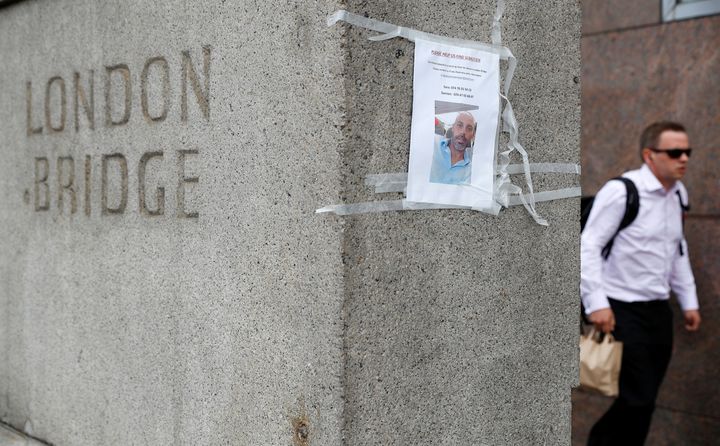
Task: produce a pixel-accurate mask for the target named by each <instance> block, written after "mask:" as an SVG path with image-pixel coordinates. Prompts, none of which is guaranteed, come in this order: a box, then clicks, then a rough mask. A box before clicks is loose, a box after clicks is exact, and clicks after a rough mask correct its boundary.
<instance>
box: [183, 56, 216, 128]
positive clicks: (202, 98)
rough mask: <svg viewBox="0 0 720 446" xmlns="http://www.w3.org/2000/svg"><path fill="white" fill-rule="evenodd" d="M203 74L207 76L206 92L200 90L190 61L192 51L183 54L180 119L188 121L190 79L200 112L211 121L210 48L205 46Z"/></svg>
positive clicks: (205, 81) (205, 80)
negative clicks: (188, 82)
mask: <svg viewBox="0 0 720 446" xmlns="http://www.w3.org/2000/svg"><path fill="white" fill-rule="evenodd" d="M203 73H204V75H205V78H204V79H203V80H204V86H205V88H204V91H203V90H201V89H200V81H199V80H198V76H197V73H196V72H195V68H194V67H193V63H192V60H191V59H190V51H183V52H182V77H181V79H182V89H181V92H182V93H181V97H180V119H181V120H182V121H187V120H188V110H187V81H188V77H189V78H190V82H191V83H192V88H193V91H194V92H195V99H197V102H198V105H199V106H200V110H201V111H202V114H203V116H204V117H205V119H206V120H210V47H209V46H203Z"/></svg>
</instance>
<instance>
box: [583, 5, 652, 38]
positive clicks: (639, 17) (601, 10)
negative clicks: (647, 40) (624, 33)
mask: <svg viewBox="0 0 720 446" xmlns="http://www.w3.org/2000/svg"><path fill="white" fill-rule="evenodd" d="M582 10H583V13H582V17H583V35H586V34H594V33H600V32H603V31H614V30H619V29H623V28H632V27H636V26H643V25H651V24H654V23H659V22H660V1H659V0H632V1H627V0H583V2H582Z"/></svg>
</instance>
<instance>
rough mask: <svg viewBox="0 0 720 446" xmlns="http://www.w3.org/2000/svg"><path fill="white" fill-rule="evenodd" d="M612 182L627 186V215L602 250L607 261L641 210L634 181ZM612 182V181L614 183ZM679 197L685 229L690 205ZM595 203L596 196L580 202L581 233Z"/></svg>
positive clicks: (626, 179)
mask: <svg viewBox="0 0 720 446" xmlns="http://www.w3.org/2000/svg"><path fill="white" fill-rule="evenodd" d="M612 180H619V181H622V182H623V184H625V189H626V191H627V194H626V201H625V215H623V219H622V220H621V221H620V226H618V229H617V231H615V234H613V236H612V237H611V238H610V241H608V242H607V244H606V245H605V247H604V248H603V249H602V256H603V259H607V258H608V256H609V255H610V250H611V249H612V246H613V242H614V241H615V237H617V235H618V233H620V231H622V230H623V229H625V228H627V227H628V226H630V224H631V223H632V222H633V221H635V218H637V216H638V211H639V210H640V194H638V190H637V187H636V186H635V183H633V182H632V180H630V179H628V178H625V177H615V178H613V179H612ZM612 180H610V181H612ZM676 193H677V196H678V202H680V208H682V211H683V212H682V217H683V227H684V226H685V216H686V214H687V212H688V211H689V210H690V205H689V204H684V203H683V201H682V196H680V191H676ZM594 202H595V196H589V197H582V198H581V201H580V206H581V210H580V232H582V231H583V229H585V223H587V220H588V217H589V216H590V210H591V209H592V205H593V203H594ZM680 255H681V256H682V255H685V252H684V250H683V246H682V241H681V242H680Z"/></svg>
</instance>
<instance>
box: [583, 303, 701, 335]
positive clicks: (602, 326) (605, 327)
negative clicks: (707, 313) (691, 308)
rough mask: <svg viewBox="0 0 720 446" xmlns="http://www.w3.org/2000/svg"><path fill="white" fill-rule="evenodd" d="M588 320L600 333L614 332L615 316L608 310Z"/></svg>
mask: <svg viewBox="0 0 720 446" xmlns="http://www.w3.org/2000/svg"><path fill="white" fill-rule="evenodd" d="M686 314H687V313H686ZM686 317H687V316H686ZM699 317H700V316H699V315H698V323H700V322H699ZM588 319H590V322H592V323H593V325H595V328H596V329H598V330H600V331H602V332H603V333H610V332H611V331H613V330H615V314H614V313H613V311H612V310H611V309H610V308H603V309H601V310H597V311H593V312H592V313H590V315H588ZM685 320H687V319H685Z"/></svg>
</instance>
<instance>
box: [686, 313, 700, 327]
mask: <svg viewBox="0 0 720 446" xmlns="http://www.w3.org/2000/svg"><path fill="white" fill-rule="evenodd" d="M698 328H700V312H699V311H698V310H687V311H685V330H687V331H698Z"/></svg>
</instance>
